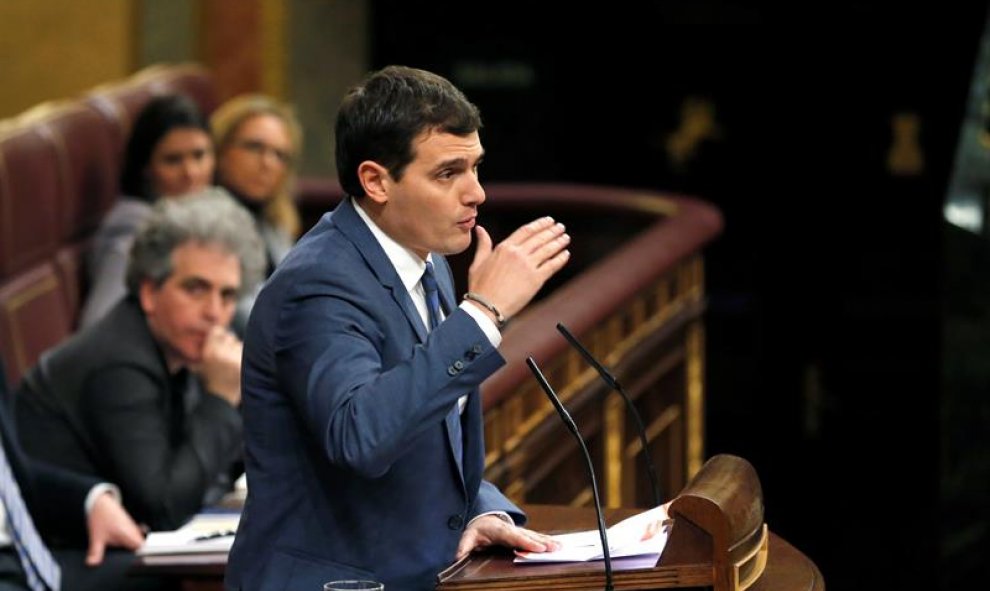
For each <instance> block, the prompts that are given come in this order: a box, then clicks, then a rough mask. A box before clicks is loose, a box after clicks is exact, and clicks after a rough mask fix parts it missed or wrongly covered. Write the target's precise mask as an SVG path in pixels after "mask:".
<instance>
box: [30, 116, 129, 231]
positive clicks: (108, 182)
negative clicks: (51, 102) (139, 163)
mask: <svg viewBox="0 0 990 591" xmlns="http://www.w3.org/2000/svg"><path fill="white" fill-rule="evenodd" d="M37 125H38V126H39V127H40V128H41V129H42V133H43V135H44V136H45V138H46V139H47V140H48V141H49V142H51V144H52V148H53V149H54V151H55V156H56V158H57V161H58V180H59V187H58V195H59V200H58V207H59V214H60V215H59V234H60V240H61V242H62V243H65V242H68V241H73V240H78V239H80V238H82V237H84V236H88V235H90V234H92V233H93V231H94V230H95V229H96V227H97V226H98V225H99V223H100V219H101V218H102V217H103V214H104V213H106V212H107V211H108V210H109V209H110V207H111V206H112V205H113V203H114V201H115V200H116V198H117V187H118V177H119V176H120V172H119V166H120V165H119V163H118V160H117V158H116V153H115V151H114V150H115V149H116V148H115V145H114V139H113V136H112V134H111V131H110V130H109V129H108V127H107V124H106V120H105V119H104V118H103V117H102V116H101V115H100V114H99V113H97V112H96V111H95V110H94V109H93V108H92V107H90V106H84V105H81V104H79V103H72V104H64V105H60V106H58V107H57V108H54V109H52V110H51V112H49V113H46V114H45V115H44V116H42V117H41V118H40V120H39V121H38V122H37Z"/></svg>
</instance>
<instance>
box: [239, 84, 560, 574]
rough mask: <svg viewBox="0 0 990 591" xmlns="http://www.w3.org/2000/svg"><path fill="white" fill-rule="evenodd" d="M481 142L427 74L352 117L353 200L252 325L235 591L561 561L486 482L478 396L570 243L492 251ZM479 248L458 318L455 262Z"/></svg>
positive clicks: (274, 284)
mask: <svg viewBox="0 0 990 591" xmlns="http://www.w3.org/2000/svg"><path fill="white" fill-rule="evenodd" d="M480 127H481V120H480V116H479V114H478V110H477V108H476V107H475V106H474V105H472V104H471V103H470V102H468V100H467V99H466V98H465V97H464V95H463V94H461V92H460V91H459V90H457V89H456V88H455V87H454V86H453V85H452V84H450V82H448V81H447V80H445V79H443V78H441V77H439V76H436V75H434V74H431V73H429V72H424V71H422V70H415V69H411V68H405V67H397V66H391V67H388V68H385V69H383V70H381V71H378V72H375V73H373V74H371V75H370V76H369V77H368V78H367V79H366V80H365V81H364V83H363V84H362V85H360V86H358V87H356V88H354V89H352V90H351V91H350V92H349V93H348V95H347V96H346V97H345V99H344V101H343V104H342V106H341V109H340V112H339V114H338V117H337V125H336V141H337V169H338V174H339V176H340V181H341V185H342V186H343V187H344V189H345V191H346V192H347V193H348V194H349V195H350V198H349V199H347V200H345V201H344V202H342V203H341V205H340V206H339V207H337V209H336V210H334V211H333V212H332V213H329V214H327V215H325V216H323V218H322V219H321V220H320V221H319V223H318V224H317V225H316V226H315V227H314V228H313V229H312V230H311V231H310V232H309V233H307V235H306V236H304V237H303V238H302V239H301V240H300V241H299V243H298V244H297V245H296V247H295V248H294V249H293V250H292V252H291V253H290V254H289V255H288V257H287V258H286V259H285V260H284V261H283V262H282V264H281V265H280V266H279V268H278V269H277V270H276V272H275V273H274V274H273V275H272V277H271V279H270V280H269V282H268V284H267V285H266V286H265V288H264V289H263V290H262V292H261V294H260V295H259V297H258V300H257V302H256V304H255V307H254V310H253V312H252V316H251V319H250V321H249V323H248V329H247V334H246V338H245V349H244V363H243V382H242V388H243V408H244V426H245V442H246V448H247V449H246V468H247V479H248V497H247V501H246V504H245V507H244V513H243V515H242V517H241V522H240V527H239V529H238V533H237V538H236V539H235V541H234V546H233V549H232V550H231V554H230V559H229V562H228V567H227V579H226V585H227V588H228V589H242V590H254V589H258V590H269V589H319V588H320V585H321V584H322V583H324V582H326V581H331V580H337V579H374V580H378V581H381V582H383V583H385V586H386V588H387V589H390V590H391V591H398V590H415V589H431V588H433V587H434V585H435V583H436V573H437V572H439V571H440V570H441V569H442V568H443V567H444V566H446V565H447V564H449V563H450V562H452V561H453V560H455V558H459V557H462V556H464V555H466V554H468V553H469V552H471V551H472V550H474V549H476V548H480V547H484V546H488V545H496V544H497V545H505V546H510V547H518V548H523V549H527V550H531V551H537V552H539V551H544V550H547V549H551V548H552V547H553V546H554V542H553V541H552V540H550V538H548V537H546V536H543V535H541V534H538V533H536V532H532V531H529V530H526V529H524V528H522V527H520V526H521V525H522V524H523V522H524V520H525V516H524V515H523V514H522V512H521V511H520V510H519V509H518V508H517V507H515V506H514V505H513V504H512V503H511V502H509V501H508V499H506V498H505V497H504V496H502V494H501V493H500V492H499V491H498V490H497V489H496V488H495V487H494V486H493V485H491V484H490V483H488V482H485V481H484V480H483V479H482V471H483V468H484V438H483V433H482V418H481V400H480V395H479V392H478V386H479V385H480V384H481V382H482V381H484V380H485V378H487V377H488V376H489V375H491V374H492V373H493V372H494V371H495V370H496V369H498V368H499V367H500V366H501V365H502V364H503V363H504V360H503V358H502V356H501V355H500V354H499V353H498V350H497V347H498V345H499V344H500V343H501V335H500V334H499V328H501V326H502V325H503V324H504V322H505V320H506V319H507V318H508V317H511V316H512V315H514V314H515V313H517V312H518V311H519V310H521V309H522V308H523V306H525V305H526V304H527V303H528V302H529V300H530V299H532V297H533V296H534V295H535V294H536V292H537V290H539V288H540V287H541V286H542V285H543V284H544V282H545V281H546V280H547V279H548V278H549V277H550V276H552V275H553V274H554V273H556V272H557V271H558V270H560V268H561V267H563V265H564V264H565V263H566V262H567V260H568V258H569V253H568V251H567V250H566V248H567V245H568V243H569V241H570V238H569V237H568V236H567V234H566V233H565V232H564V228H563V226H562V225H560V224H557V223H555V222H554V221H553V220H552V219H550V218H546V217H545V218H541V219H538V220H536V221H533V222H531V223H529V224H526V225H525V226H523V227H521V228H519V229H518V230H517V231H516V232H514V233H513V234H512V235H511V236H510V237H509V238H507V239H506V240H505V241H504V242H502V243H500V244H499V245H498V246H497V247H494V248H493V245H492V240H491V238H490V237H489V235H488V233H487V232H486V231H485V230H484V229H483V228H482V227H481V226H478V225H477V224H476V218H477V214H478V207H479V206H480V205H481V204H482V203H483V202H484V200H485V193H484V190H483V189H482V187H481V184H480V183H479V180H478V165H479V163H480V161H481V159H482V157H483V155H484V151H483V149H482V146H481V141H480V138H479V135H478V129H479V128H480ZM472 233H473V234H474V235H475V236H476V237H477V240H478V244H477V249H476V255H475V258H474V261H473V263H472V264H471V268H470V270H469V277H468V288H469V292H468V294H467V295H466V296H465V299H464V301H462V302H460V303H459V304H458V302H457V298H456V296H455V295H454V294H455V292H454V286H453V281H452V277H451V273H450V269H449V267H448V266H447V263H446V261H445V260H444V258H443V256H442V255H444V254H451V253H458V252H461V251H463V250H465V249H466V248H467V247H468V246H469V245H470V242H471V239H472Z"/></svg>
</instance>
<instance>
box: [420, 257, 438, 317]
mask: <svg viewBox="0 0 990 591" xmlns="http://www.w3.org/2000/svg"><path fill="white" fill-rule="evenodd" d="M420 281H421V282H422V283H423V291H424V292H425V293H426V310H427V311H428V312H429V318H430V332H433V331H434V330H435V329H436V327H438V326H440V290H439V288H438V287H437V278H436V276H435V275H434V274H433V263H431V262H429V261H426V271H424V272H423V278H422V279H421V280H420Z"/></svg>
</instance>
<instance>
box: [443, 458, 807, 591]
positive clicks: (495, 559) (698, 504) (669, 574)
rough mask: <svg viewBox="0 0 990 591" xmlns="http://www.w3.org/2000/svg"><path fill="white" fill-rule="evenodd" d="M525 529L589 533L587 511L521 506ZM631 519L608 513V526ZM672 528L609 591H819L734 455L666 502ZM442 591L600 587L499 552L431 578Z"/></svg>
mask: <svg viewBox="0 0 990 591" xmlns="http://www.w3.org/2000/svg"><path fill="white" fill-rule="evenodd" d="M527 511H528V512H529V515H530V520H531V522H530V526H531V527H532V528H533V529H536V530H540V531H548V532H554V533H556V532H560V531H566V530H575V529H589V528H593V527H594V525H593V524H594V520H595V517H594V511H593V510H591V509H587V508H564V507H552V506H544V507H539V506H531V507H527ZM633 513H635V511H633V510H610V511H608V512H607V514H608V519H609V520H610V521H613V520H615V519H621V518H623V517H627V516H629V515H631V514H633ZM670 513H671V516H672V517H673V518H674V525H673V528H672V529H671V532H670V537H669V539H668V541H667V546H666V548H665V549H664V552H663V554H662V555H661V556H660V560H659V562H658V563H657V564H656V565H655V566H653V567H652V568H643V567H642V566H630V562H632V561H630V560H628V559H616V560H614V561H613V571H614V573H613V574H614V576H613V578H614V583H615V588H616V589H667V588H683V587H712V588H714V589H715V591H737V590H738V591H741V590H744V589H753V590H754V591H768V590H775V591H776V590H785V589H788V590H797V589H801V590H809V591H811V590H823V589H824V588H825V583H824V580H823V579H822V576H821V573H820V572H819V571H818V569H817V567H815V565H814V563H812V562H811V561H810V560H809V559H808V558H807V557H805V556H804V555H803V554H801V553H800V552H799V551H797V550H796V549H795V548H794V547H793V546H790V545H789V544H787V542H785V541H783V540H781V539H780V538H778V537H776V536H774V535H773V534H771V533H770V532H769V530H768V529H767V526H766V523H764V521H763V493H762V490H761V488H760V482H759V479H758V478H757V476H756V472H755V471H754V470H753V467H752V466H751V465H750V464H749V463H748V462H746V461H745V460H743V459H742V458H738V457H735V456H729V455H719V456H715V457H713V458H711V459H710V460H708V462H707V463H706V464H705V465H704V466H703V467H702V469H701V471H700V472H699V473H698V474H697V475H696V476H695V478H694V479H693V480H692V481H691V482H690V483H689V484H688V486H687V487H685V489H684V490H683V491H682V492H681V494H680V495H678V497H677V498H676V499H675V500H674V501H673V502H672V503H671V505H670ZM438 580H439V584H438V586H437V589H439V590H441V591H481V590H492V589H504V590H512V591H544V590H546V589H567V590H573V591H583V590H587V591H594V590H598V589H602V588H604V585H605V575H604V570H603V568H602V563H601V562H600V561H598V562H591V563H567V564H551V565H548V564H529V565H517V564H514V563H513V562H512V555H511V554H510V553H508V552H504V551H495V552H492V553H484V554H476V555H472V556H470V557H468V558H466V559H464V560H462V561H460V562H458V563H456V564H454V565H452V566H451V567H450V568H448V569H446V570H445V571H443V572H442V573H440V575H439V576H438Z"/></svg>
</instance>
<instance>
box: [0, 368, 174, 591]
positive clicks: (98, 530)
mask: <svg viewBox="0 0 990 591" xmlns="http://www.w3.org/2000/svg"><path fill="white" fill-rule="evenodd" d="M8 397H9V396H8V393H7V380H6V378H5V377H4V375H3V368H2V367H0V589H4V590H7V589H24V590H26V589H58V588H59V587H61V589H62V590H63V591H69V590H77V591H80V590H83V589H87V590H88V589H92V590H94V591H95V590H100V591H110V590H112V589H121V588H125V583H126V587H127V588H138V587H139V588H141V589H145V588H155V582H154V581H149V580H142V579H135V578H128V577H127V569H128V568H129V566H130V562H131V560H132V555H131V554H130V553H129V552H111V553H109V554H105V551H106V548H107V546H118V547H122V548H126V549H127V550H135V549H137V548H138V546H140V545H141V542H142V541H143V540H144V536H143V535H142V533H141V530H140V529H139V528H138V526H137V524H136V523H134V520H133V519H131V517H130V515H128V514H127V512H126V511H124V509H123V508H122V507H121V506H120V502H119V501H118V500H117V494H116V492H115V489H114V487H113V486H111V485H109V484H107V483H101V482H99V481H98V480H96V479H95V478H91V477H87V476H82V475H79V474H72V473H71V472H68V471H65V470H62V469H59V468H55V467H53V466H48V465H46V464H44V463H43V462H38V461H36V460H33V459H31V458H28V457H26V456H25V455H24V451H23V450H22V449H21V447H20V446H19V445H18V443H17V439H16V432H15V429H14V424H13V422H12V421H11V420H10V419H11V417H10V415H9V414H8V412H9V410H8V406H7V399H8ZM7 476H9V478H8V477H7ZM39 535H41V536H43V538H40V539H39V538H38V536H39ZM52 542H55V543H57V544H58V545H59V546H60V548H59V549H57V550H54V551H53V550H51V549H50V548H49V546H48V545H47V544H50V543H52ZM84 546H88V549H87V550H83V547H84ZM53 558H54V562H53V560H52V559H53ZM29 572H30V574H28V573H29ZM60 583H61V584H60Z"/></svg>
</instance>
